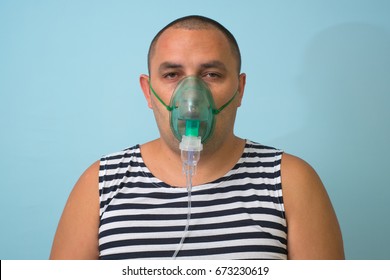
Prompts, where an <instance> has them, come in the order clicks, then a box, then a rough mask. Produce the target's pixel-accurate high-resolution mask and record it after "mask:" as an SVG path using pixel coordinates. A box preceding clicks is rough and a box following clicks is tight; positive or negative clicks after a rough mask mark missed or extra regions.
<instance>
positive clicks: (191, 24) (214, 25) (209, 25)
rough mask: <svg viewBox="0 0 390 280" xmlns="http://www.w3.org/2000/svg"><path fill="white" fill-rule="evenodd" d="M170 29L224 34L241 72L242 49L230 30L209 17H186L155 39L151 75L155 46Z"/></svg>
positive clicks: (151, 46) (176, 21) (150, 51)
mask: <svg viewBox="0 0 390 280" xmlns="http://www.w3.org/2000/svg"><path fill="white" fill-rule="evenodd" d="M169 28H174V29H187V30H208V29H216V30H219V31H221V32H222V33H223V35H224V36H225V38H226V39H227V41H228V42H229V45H230V48H231V51H232V55H233V56H235V59H236V61H237V71H238V73H240V72H241V54H240V49H239V47H238V44H237V41H236V39H235V38H234V36H233V34H232V33H230V31H229V30H227V29H226V28H225V27H224V26H223V25H221V24H220V23H219V22H217V21H215V20H212V19H210V18H207V17H203V16H186V17H182V18H179V19H177V20H175V21H173V22H171V23H169V24H168V25H167V26H165V27H164V28H163V29H161V30H160V31H159V32H158V33H157V35H156V36H155V37H154V38H153V40H152V42H151V44H150V47H149V52H148V70H149V75H150V61H151V59H152V57H153V55H154V51H155V46H156V43H157V41H158V39H159V38H160V36H161V34H162V33H164V31H165V30H167V29H169Z"/></svg>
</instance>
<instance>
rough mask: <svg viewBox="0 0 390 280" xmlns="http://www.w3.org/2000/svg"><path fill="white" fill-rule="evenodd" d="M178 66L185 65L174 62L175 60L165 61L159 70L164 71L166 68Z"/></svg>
mask: <svg viewBox="0 0 390 280" xmlns="http://www.w3.org/2000/svg"><path fill="white" fill-rule="evenodd" d="M177 68H183V65H181V64H177V63H173V62H163V63H161V64H160V66H159V67H158V70H159V71H163V70H166V69H177Z"/></svg>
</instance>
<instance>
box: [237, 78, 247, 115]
mask: <svg viewBox="0 0 390 280" xmlns="http://www.w3.org/2000/svg"><path fill="white" fill-rule="evenodd" d="M238 79H239V80H238V82H239V85H238V96H237V97H238V100H239V102H238V105H237V107H240V106H241V102H242V98H243V96H244V90H245V84H246V74H245V73H241V74H240V76H239V77H238Z"/></svg>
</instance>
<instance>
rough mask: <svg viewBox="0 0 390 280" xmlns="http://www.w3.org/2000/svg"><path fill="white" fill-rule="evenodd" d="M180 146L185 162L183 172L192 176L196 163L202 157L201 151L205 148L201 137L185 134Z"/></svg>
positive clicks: (182, 158)
mask: <svg viewBox="0 0 390 280" xmlns="http://www.w3.org/2000/svg"><path fill="white" fill-rule="evenodd" d="M179 147H180V150H181V160H182V162H183V172H184V174H188V175H190V176H192V175H194V174H195V171H196V165H197V164H198V161H199V159H200V152H201V151H202V149H203V145H202V143H201V137H200V136H186V135H183V137H182V139H181V142H180V145H179Z"/></svg>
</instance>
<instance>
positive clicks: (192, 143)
mask: <svg viewBox="0 0 390 280" xmlns="http://www.w3.org/2000/svg"><path fill="white" fill-rule="evenodd" d="M180 149H181V159H182V162H183V172H184V174H185V176H186V188H187V194H188V195H187V197H188V206H187V220H186V225H185V228H184V231H183V235H182V237H181V240H180V243H179V244H178V246H177V248H176V251H175V253H174V254H173V256H172V259H176V257H177V254H178V253H179V252H180V250H181V248H182V247H183V243H184V240H185V239H186V237H187V235H188V229H189V227H190V220H191V192H192V176H193V175H194V174H195V171H196V165H197V163H198V161H199V158H200V151H201V150H202V144H201V143H200V137H191V136H190V137H186V136H183V140H182V143H180Z"/></svg>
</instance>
